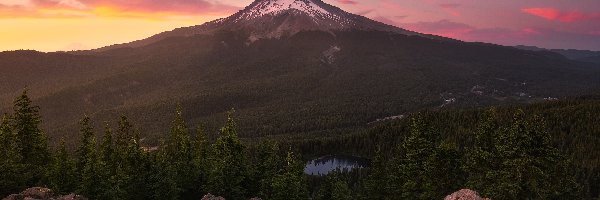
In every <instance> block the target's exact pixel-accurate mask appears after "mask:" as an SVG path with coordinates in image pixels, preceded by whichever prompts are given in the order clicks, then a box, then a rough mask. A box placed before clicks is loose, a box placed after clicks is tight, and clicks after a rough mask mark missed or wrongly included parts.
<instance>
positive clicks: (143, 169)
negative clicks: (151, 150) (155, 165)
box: [114, 116, 150, 199]
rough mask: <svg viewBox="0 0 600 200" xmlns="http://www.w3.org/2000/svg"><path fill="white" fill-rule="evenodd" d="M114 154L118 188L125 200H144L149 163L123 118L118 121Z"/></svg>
mask: <svg viewBox="0 0 600 200" xmlns="http://www.w3.org/2000/svg"><path fill="white" fill-rule="evenodd" d="M114 153H115V156H114V159H115V160H114V162H115V164H116V165H117V166H116V167H115V168H116V169H115V170H116V172H117V173H116V174H117V176H118V177H119V179H117V180H118V181H119V182H118V183H119V185H118V187H119V188H120V189H122V190H123V191H125V193H126V194H127V195H126V199H146V198H147V196H146V195H147V194H148V193H146V191H147V190H148V188H147V187H146V184H145V183H146V181H147V180H146V178H147V177H148V174H147V173H148V172H149V171H150V169H149V168H150V167H149V166H150V162H149V159H148V157H147V154H146V152H144V150H143V149H142V146H141V144H140V137H139V133H138V132H137V131H135V130H134V129H133V125H132V124H131V123H130V122H129V119H127V117H125V116H121V119H120V120H119V128H118V130H117V135H116V139H115V152H114Z"/></svg>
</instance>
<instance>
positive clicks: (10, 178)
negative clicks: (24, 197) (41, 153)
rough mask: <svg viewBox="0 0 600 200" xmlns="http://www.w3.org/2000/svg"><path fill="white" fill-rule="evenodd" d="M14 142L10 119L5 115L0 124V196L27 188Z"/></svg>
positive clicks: (23, 168)
mask: <svg viewBox="0 0 600 200" xmlns="http://www.w3.org/2000/svg"><path fill="white" fill-rule="evenodd" d="M16 140H17V139H16V136H15V135H14V133H13V130H12V127H11V122H10V117H9V116H8V115H6V114H5V115H3V116H2V122H1V124H0V196H6V195H9V194H13V193H16V192H19V191H21V190H22V189H23V188H25V187H26V186H27V184H26V178H27V177H25V165H23V164H22V157H21V154H20V149H19V146H18V144H17V141H16Z"/></svg>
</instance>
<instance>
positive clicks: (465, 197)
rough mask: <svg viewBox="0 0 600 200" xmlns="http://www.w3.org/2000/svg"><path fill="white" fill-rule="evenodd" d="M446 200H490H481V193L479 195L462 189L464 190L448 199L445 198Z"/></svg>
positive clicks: (483, 199) (485, 199)
mask: <svg viewBox="0 0 600 200" xmlns="http://www.w3.org/2000/svg"><path fill="white" fill-rule="evenodd" d="M444 200H490V199H488V198H481V196H479V193H477V192H475V191H473V190H469V189H462V190H459V191H456V192H454V193H452V194H451V195H448V196H446V198H444Z"/></svg>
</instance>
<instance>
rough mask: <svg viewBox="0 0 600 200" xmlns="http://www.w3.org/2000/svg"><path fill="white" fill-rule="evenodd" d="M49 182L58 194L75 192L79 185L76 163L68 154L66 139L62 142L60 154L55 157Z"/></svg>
mask: <svg viewBox="0 0 600 200" xmlns="http://www.w3.org/2000/svg"><path fill="white" fill-rule="evenodd" d="M48 180H49V181H48V183H49V186H50V188H51V189H52V191H54V192H55V193H57V194H68V193H72V192H75V189H77V185H78V184H79V182H78V181H77V180H78V177H77V173H76V168H75V162H74V161H73V159H72V158H71V157H70V156H69V154H68V153H67V149H66V146H65V141H64V139H63V140H61V141H60V147H59V149H58V152H56V155H55V156H54V157H53V160H52V165H51V167H50V169H49V170H48Z"/></svg>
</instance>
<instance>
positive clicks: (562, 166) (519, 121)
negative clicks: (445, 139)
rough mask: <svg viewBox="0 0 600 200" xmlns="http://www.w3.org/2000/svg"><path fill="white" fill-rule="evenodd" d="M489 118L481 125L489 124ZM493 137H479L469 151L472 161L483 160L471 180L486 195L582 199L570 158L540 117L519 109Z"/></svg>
mask: <svg viewBox="0 0 600 200" xmlns="http://www.w3.org/2000/svg"><path fill="white" fill-rule="evenodd" d="M490 121H493V119H488V120H487V121H484V122H482V125H481V127H484V128H485V127H489V126H488V125H487V124H490V123H489V122H490ZM492 138H493V140H492V142H491V145H490V144H489V143H490V142H489V141H490V139H491V138H489V137H480V138H476V142H475V144H476V146H475V147H474V148H473V149H472V150H471V152H470V153H469V155H470V156H469V158H470V160H469V161H471V162H473V161H477V162H473V163H482V165H481V166H480V167H482V169H481V170H479V171H474V172H471V175H470V176H472V177H470V178H469V179H470V181H469V183H476V184H474V185H475V186H476V187H480V188H477V189H480V191H481V193H482V194H483V195H485V196H489V197H491V198H493V199H500V200H504V199H578V198H579V196H578V195H579V186H578V185H577V183H576V182H575V180H574V173H573V172H572V171H571V170H570V168H571V167H570V164H569V161H568V160H567V159H566V157H565V156H563V155H561V154H560V152H559V151H558V150H557V149H556V148H554V147H553V146H552V144H551V139H550V135H549V133H548V132H547V130H546V127H545V122H544V120H543V119H542V118H541V117H538V116H534V117H533V118H531V119H528V118H526V116H525V113H524V112H523V111H522V110H519V111H517V112H516V113H515V114H514V117H513V120H512V123H511V124H510V125H508V126H505V127H500V128H498V130H497V131H496V132H493V137H492ZM483 145H486V146H487V145H489V146H490V147H485V146H483ZM468 164H469V163H468ZM470 165H473V164H470ZM467 168H473V167H471V166H467ZM484 182H485V184H482V183H484ZM477 183H479V184H477Z"/></svg>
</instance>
